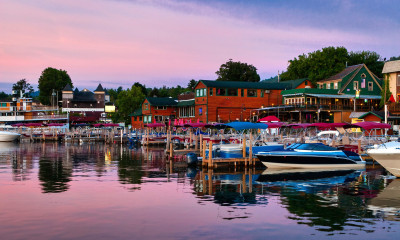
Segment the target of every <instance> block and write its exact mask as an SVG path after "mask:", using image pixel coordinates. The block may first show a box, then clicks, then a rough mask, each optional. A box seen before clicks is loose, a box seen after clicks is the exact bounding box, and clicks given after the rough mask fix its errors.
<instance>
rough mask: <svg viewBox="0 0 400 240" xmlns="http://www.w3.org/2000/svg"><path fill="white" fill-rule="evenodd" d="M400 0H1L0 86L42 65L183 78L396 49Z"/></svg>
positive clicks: (120, 79)
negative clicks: (229, 66) (320, 55)
mask: <svg viewBox="0 0 400 240" xmlns="http://www.w3.org/2000/svg"><path fill="white" fill-rule="evenodd" d="M399 12H400V4H399V3H398V1H397V0H362V1H361V0H352V1H351V0H330V1H324V0H320V1H316V0H304V1H298V0H287V1H278V0H274V1H273V0H264V1H262V0H252V1H248V0H238V1H234V0H231V1H228V0H186V1H183V0H147V1H145V0H79V1H78V0H68V1H61V0H35V1H32V0H0V91H5V92H10V91H11V86H12V84H14V83H16V82H17V81H19V80H21V79H26V80H27V81H28V83H30V84H31V85H33V86H34V87H35V88H36V87H37V84H38V79H39V77H40V75H41V73H42V71H43V70H44V69H46V68H47V67H53V68H57V69H62V70H66V71H67V72H68V74H69V75H70V77H71V79H72V82H73V84H74V86H75V87H78V88H79V89H82V88H88V89H89V90H94V89H95V88H96V86H97V85H98V84H99V83H101V84H102V85H103V87H106V88H117V87H119V86H122V87H123V88H124V89H126V88H129V87H131V86H132V84H133V83H135V82H140V83H142V84H144V85H146V87H162V86H164V85H165V86H167V87H173V86H177V85H181V86H183V87H186V86H187V84H188V82H189V81H190V80H191V79H195V80H200V79H207V80H213V79H216V78H217V75H216V73H215V72H216V71H218V69H219V67H220V66H221V64H223V63H225V62H227V61H228V60H229V59H232V60H233V61H240V62H244V63H248V64H251V65H253V66H255V67H256V68H257V71H258V73H259V75H260V77H261V79H266V78H270V77H273V76H276V75H277V74H278V71H279V72H282V71H285V70H286V68H287V66H288V60H291V59H293V58H295V57H297V56H298V55H301V54H303V53H309V52H313V51H316V50H319V49H322V48H323V47H328V46H335V47H338V46H344V47H346V48H347V50H348V51H362V50H368V51H375V52H377V53H378V54H380V55H381V57H382V58H390V57H392V56H400V40H399V39H400V31H399V29H400V15H399Z"/></svg>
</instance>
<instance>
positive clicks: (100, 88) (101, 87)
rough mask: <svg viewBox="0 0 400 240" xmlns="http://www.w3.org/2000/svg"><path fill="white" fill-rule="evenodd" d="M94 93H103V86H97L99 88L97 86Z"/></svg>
mask: <svg viewBox="0 0 400 240" xmlns="http://www.w3.org/2000/svg"><path fill="white" fill-rule="evenodd" d="M94 91H95V92H104V89H103V86H101V84H99V86H97V88H96V90H94Z"/></svg>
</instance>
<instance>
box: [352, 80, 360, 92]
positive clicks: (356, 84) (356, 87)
mask: <svg viewBox="0 0 400 240" xmlns="http://www.w3.org/2000/svg"><path fill="white" fill-rule="evenodd" d="M358 89H359V88H358V82H357V81H354V82H353V90H358Z"/></svg>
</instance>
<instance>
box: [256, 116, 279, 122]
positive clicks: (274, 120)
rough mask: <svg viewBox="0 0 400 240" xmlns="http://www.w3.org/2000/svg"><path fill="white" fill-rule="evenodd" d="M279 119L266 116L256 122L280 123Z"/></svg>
mask: <svg viewBox="0 0 400 240" xmlns="http://www.w3.org/2000/svg"><path fill="white" fill-rule="evenodd" d="M280 121H281V120H279V118H277V117H275V116H266V117H263V118H261V119H259V120H258V122H280Z"/></svg>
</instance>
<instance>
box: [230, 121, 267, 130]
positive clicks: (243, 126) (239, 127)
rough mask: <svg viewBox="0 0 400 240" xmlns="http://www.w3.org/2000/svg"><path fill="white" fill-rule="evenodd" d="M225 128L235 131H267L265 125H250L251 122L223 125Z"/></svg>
mask: <svg viewBox="0 0 400 240" xmlns="http://www.w3.org/2000/svg"><path fill="white" fill-rule="evenodd" d="M224 125H225V126H227V127H231V128H234V129H235V130H237V131H240V130H246V129H267V128H268V125H267V124H265V123H252V122H230V123H226V124H224Z"/></svg>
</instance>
